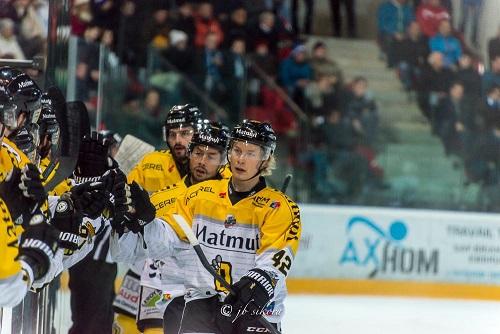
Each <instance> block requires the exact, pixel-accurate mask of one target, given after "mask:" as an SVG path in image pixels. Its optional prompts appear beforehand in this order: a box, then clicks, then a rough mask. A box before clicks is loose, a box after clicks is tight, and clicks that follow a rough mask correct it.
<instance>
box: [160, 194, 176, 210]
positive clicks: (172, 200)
mask: <svg viewBox="0 0 500 334" xmlns="http://www.w3.org/2000/svg"><path fill="white" fill-rule="evenodd" d="M176 199H177V198H176V197H172V198H169V199H166V200H164V201H162V202H160V203H157V204H156V205H155V208H156V209H162V208H164V207H167V206H170V205H171V204H174V203H175V200H176Z"/></svg>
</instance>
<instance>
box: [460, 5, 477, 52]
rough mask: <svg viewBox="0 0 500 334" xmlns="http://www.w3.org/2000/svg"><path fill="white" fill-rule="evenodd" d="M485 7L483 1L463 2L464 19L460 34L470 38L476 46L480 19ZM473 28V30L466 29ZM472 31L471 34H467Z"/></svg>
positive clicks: (461, 23) (461, 22)
mask: <svg viewBox="0 0 500 334" xmlns="http://www.w3.org/2000/svg"><path fill="white" fill-rule="evenodd" d="M482 7H483V0H462V19H461V21H460V32H461V33H462V34H464V35H468V36H470V39H469V40H470V41H471V42H472V44H473V45H474V46H476V47H477V46H478V40H477V32H478V28H479V18H480V16H481V10H482ZM469 23H470V26H471V30H468V29H466V28H467V27H468V26H469ZM468 31H470V34H467V32H468Z"/></svg>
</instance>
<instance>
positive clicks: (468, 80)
mask: <svg viewBox="0 0 500 334" xmlns="http://www.w3.org/2000/svg"><path fill="white" fill-rule="evenodd" d="M456 78H457V80H458V81H460V82H461V83H462V84H463V85H464V92H465V96H466V97H467V98H478V97H480V96H481V75H480V74H479V72H478V71H477V70H476V69H475V68H474V67H473V66H472V57H471V56H470V55H469V54H467V53H464V54H463V55H462V57H460V60H459V61H458V71H457V74H456Z"/></svg>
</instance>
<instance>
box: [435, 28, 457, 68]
mask: <svg viewBox="0 0 500 334" xmlns="http://www.w3.org/2000/svg"><path fill="white" fill-rule="evenodd" d="M429 48H430V49H431V52H436V51H437V52H441V53H442V54H443V56H444V66H445V67H448V68H449V67H453V66H454V65H456V64H457V63H458V60H459V59H460V57H462V46H461V45H460V41H459V40H458V39H456V38H455V37H453V36H452V35H451V24H450V21H447V20H445V21H442V22H441V23H440V24H439V33H438V34H437V35H436V36H434V37H432V38H431V39H430V40H429Z"/></svg>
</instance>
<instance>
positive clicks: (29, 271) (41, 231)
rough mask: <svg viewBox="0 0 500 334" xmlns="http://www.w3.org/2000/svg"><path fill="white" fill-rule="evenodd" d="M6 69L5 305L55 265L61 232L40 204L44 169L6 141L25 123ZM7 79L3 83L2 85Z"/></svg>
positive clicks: (1, 153)
mask: <svg viewBox="0 0 500 334" xmlns="http://www.w3.org/2000/svg"><path fill="white" fill-rule="evenodd" d="M3 74H4V73H0V141H1V144H2V145H1V149H0V182H1V183H0V215H1V216H2V217H1V219H2V224H1V227H0V248H1V252H0V253H1V254H2V261H1V265H0V290H1V291H2V294H0V306H15V305H17V304H18V303H20V302H21V300H22V299H23V298H24V296H25V295H26V292H27V290H28V288H29V287H30V286H31V284H32V283H33V282H34V281H35V280H40V279H43V278H44V277H45V275H47V273H48V272H49V270H50V268H51V266H54V260H55V253H56V250H57V242H58V232H57V231H56V230H55V229H54V228H53V227H52V226H51V225H49V224H47V223H46V217H45V216H44V215H43V214H41V212H40V209H39V207H40V206H41V204H42V203H43V202H45V200H46V197H47V195H46V193H45V191H43V187H42V184H41V178H40V175H39V173H38V169H36V167H35V168H33V167H34V166H33V165H28V164H27V162H28V158H27V157H26V156H25V155H24V154H23V153H22V152H21V151H19V150H18V149H17V147H16V146H15V145H14V144H13V143H11V142H9V141H8V140H6V139H5V138H4V136H5V135H6V134H10V133H12V132H13V131H15V130H16V129H17V127H18V126H19V125H20V124H22V121H23V120H20V117H19V116H20V114H19V111H18V105H16V103H14V99H13V98H12V96H11V95H10V94H8V92H7V91H6V90H5V81H3V82H1V78H2V75H3ZM2 83H3V84H2Z"/></svg>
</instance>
